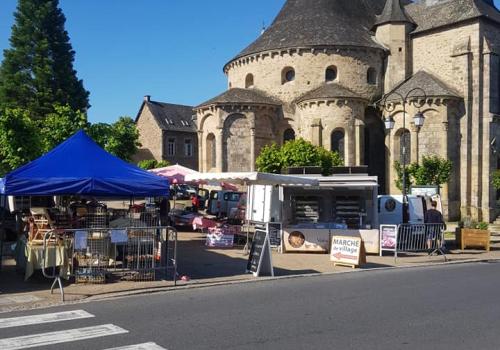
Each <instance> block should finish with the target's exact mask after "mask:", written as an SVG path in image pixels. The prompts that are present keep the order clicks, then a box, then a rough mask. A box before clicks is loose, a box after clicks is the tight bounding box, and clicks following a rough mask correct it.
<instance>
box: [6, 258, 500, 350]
mask: <svg viewBox="0 0 500 350" xmlns="http://www.w3.org/2000/svg"><path fill="white" fill-rule="evenodd" d="M499 291H500V263H479V264H463V265H462V264H461V265H448V266H440V267H431V268H414V269H401V270H386V271H370V272H362V273H350V274H338V275H331V276H321V277H306V278H297V279H285V280H278V281H268V282H262V283H247V284H240V285H233V286H220V287H210V288H203V289H191V290H178V291H175V292H168V293H162V294H154V295H143V296H136V297H128V298H122V299H116V300H108V301H101V302H94V303H86V304H78V305H72V306H67V307H59V308H49V309H44V310H32V311H27V312H16V313H9V314H0V348H1V349H2V350H6V349H9V346H10V347H11V348H16V347H15V346H18V347H17V348H20V349H21V348H23V347H22V346H25V345H26V344H34V343H33V342H35V343H36V342H37V341H41V342H42V344H43V341H47V342H48V344H52V345H49V346H45V347H42V349H71V350H78V349H96V350H99V349H110V348H121V347H122V346H126V345H133V344H142V343H155V344H156V347H155V346H154V344H149V347H144V349H161V348H164V349H169V350H174V349H256V348H257V349H454V350H459V349H467V350H469V349H482V350H486V349H500V302H499V301H500V298H499V296H500V293H499ZM69 310H82V311H78V312H77V313H79V314H80V316H81V317H86V318H80V319H74V320H67V321H61V320H60V321H58V322H54V323H43V324H40V323H37V324H32V325H19V324H18V325H16V324H17V323H16V322H18V323H20V324H23V322H25V323H26V322H28V323H29V322H39V320H38V319H37V318H34V317H30V318H28V319H18V318H15V319H11V320H10V321H9V320H8V321H5V318H14V317H19V316H27V315H30V316H31V315H46V314H48V313H56V312H61V311H69ZM82 315H83V316H82ZM89 315H90V316H89ZM49 316H50V315H49ZM49 316H43V317H49ZM57 317H62V316H61V315H58V316H57ZM49 318H50V317H49ZM2 324H3V326H4V327H3V328H2ZM6 325H7V326H8V328H5V326H6ZM100 325H112V326H108V328H109V329H108V328H106V329H104V330H102V329H97V330H95V329H87V328H86V327H95V326H100ZM82 327H83V328H85V329H84V330H83V331H81V332H79V330H81V328H82ZM64 330H72V332H73V333H69V334H56V335H53V334H51V333H50V332H54V331H64ZM74 332H76V333H74ZM93 332H96V333H95V334H94V333H93ZM99 332H101V333H99ZM102 332H104V335H106V334H109V335H107V336H103V334H102ZM113 332H114V333H115V334H110V333H113ZM47 333H49V334H48V335H47ZM82 334H83V337H85V336H95V338H91V339H84V340H74V339H75V338H74V337H75V336H76V337H81V336H82ZM89 334H90V335H89ZM29 335H32V336H33V335H34V336H33V337H27V336H29ZM66 336H67V337H69V338H68V339H66V340H68V342H65V343H60V344H54V342H55V341H56V339H59V340H61V339H62V340H64V339H65V337H66ZM19 337H23V338H19ZM8 338H13V339H8ZM44 339H45V340H44ZM30 342H31V343H30ZM9 344H10V345H9ZM121 349H129V348H121ZM134 349H138V348H134Z"/></svg>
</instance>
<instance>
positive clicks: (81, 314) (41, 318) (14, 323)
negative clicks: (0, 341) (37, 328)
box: [0, 310, 94, 329]
mask: <svg viewBox="0 0 500 350" xmlns="http://www.w3.org/2000/svg"><path fill="white" fill-rule="evenodd" d="M90 317H94V315H92V314H89V313H88V312H87V311H84V310H73V311H64V312H55V313H51V314H42V315H32V316H22V317H11V318H0V329H1V328H10V327H20V326H29V325H34V324H42V323H52V322H62V321H70V320H78V319H82V318H90Z"/></svg>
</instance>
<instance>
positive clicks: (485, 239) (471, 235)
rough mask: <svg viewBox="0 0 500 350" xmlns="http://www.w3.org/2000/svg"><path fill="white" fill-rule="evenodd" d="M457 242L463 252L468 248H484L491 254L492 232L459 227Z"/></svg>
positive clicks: (456, 231)
mask: <svg viewBox="0 0 500 350" xmlns="http://www.w3.org/2000/svg"><path fill="white" fill-rule="evenodd" d="M455 242H456V244H457V245H458V246H459V247H460V249H461V250H464V249H465V248H468V247H482V248H484V249H485V250H486V251H488V252H489V251H490V231H488V230H477V229H470V228H459V227H458V228H457V229H456V230H455Z"/></svg>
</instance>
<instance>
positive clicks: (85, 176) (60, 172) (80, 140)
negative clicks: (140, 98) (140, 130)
mask: <svg viewBox="0 0 500 350" xmlns="http://www.w3.org/2000/svg"><path fill="white" fill-rule="evenodd" d="M168 190H169V183H168V181H167V180H166V179H165V178H161V177H159V176H157V175H154V174H151V173H149V172H147V171H144V170H142V169H140V168H138V167H136V166H135V165H133V164H129V163H127V162H125V161H123V160H121V159H120V158H117V157H115V156H113V155H111V154H109V153H108V152H106V151H105V150H103V149H102V148H101V147H99V145H97V144H96V143H95V142H94V141H93V140H92V139H91V138H90V137H89V136H87V134H85V132H83V131H79V132H77V133H76V134H75V135H73V136H71V137H70V138H69V139H67V140H66V141H65V142H63V143H61V144H60V145H59V146H57V147H56V148H54V149H53V150H51V151H50V152H49V153H47V154H45V155H43V156H42V157H40V158H38V159H36V160H34V161H32V162H30V163H28V164H26V165H24V166H22V167H20V168H18V169H16V170H14V171H12V172H11V173H9V174H7V175H6V176H5V178H4V179H3V186H2V183H0V193H1V194H6V195H13V196H42V195H89V196H116V197H153V196H167V195H168Z"/></svg>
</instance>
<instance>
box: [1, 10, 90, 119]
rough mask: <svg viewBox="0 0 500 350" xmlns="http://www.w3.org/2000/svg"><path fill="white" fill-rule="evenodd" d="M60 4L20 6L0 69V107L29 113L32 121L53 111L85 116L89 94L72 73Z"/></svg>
mask: <svg viewBox="0 0 500 350" xmlns="http://www.w3.org/2000/svg"><path fill="white" fill-rule="evenodd" d="M58 4H59V1H58V0H19V2H18V6H17V10H16V13H15V23H14V25H13V27H12V33H11V37H10V45H11V47H10V49H7V50H5V51H4V59H3V61H2V65H1V67H0V107H3V108H21V109H24V110H27V111H29V116H30V117H31V118H32V119H41V118H44V117H46V116H47V115H48V114H50V113H53V112H56V113H57V111H55V110H54V106H55V105H60V106H65V105H69V106H70V107H71V109H72V110H75V111H77V110H80V111H86V110H87V109H88V107H89V103H88V95H89V93H88V91H86V90H85V89H84V87H83V83H82V81H81V80H78V78H77V76H76V71H75V70H74V68H73V61H74V54H75V53H74V51H73V50H72V47H71V44H70V42H69V36H68V33H67V32H66V31H65V30H64V23H65V17H64V14H63V13H62V11H61V10H60V9H59V8H58Z"/></svg>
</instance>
